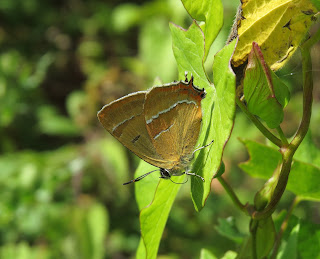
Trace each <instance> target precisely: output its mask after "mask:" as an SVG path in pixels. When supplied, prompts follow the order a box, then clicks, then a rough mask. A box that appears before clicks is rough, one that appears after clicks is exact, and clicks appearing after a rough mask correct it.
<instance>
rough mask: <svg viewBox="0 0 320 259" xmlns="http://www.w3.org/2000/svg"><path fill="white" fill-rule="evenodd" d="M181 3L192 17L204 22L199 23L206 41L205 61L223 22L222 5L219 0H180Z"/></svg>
mask: <svg viewBox="0 0 320 259" xmlns="http://www.w3.org/2000/svg"><path fill="white" fill-rule="evenodd" d="M182 3H183V5H184V7H185V8H186V10H187V12H188V13H189V14H190V16H191V17H192V18H193V19H195V20H197V21H203V22H205V23H204V24H203V25H201V29H202V31H203V32H204V38H205V43H206V44H205V54H204V61H205V60H206V58H207V56H208V53H209V50H210V47H211V45H212V43H213V41H214V40H215V38H216V37H217V35H218V33H219V31H220V29H221V27H222V24H223V6H222V3H221V0H200V1H195V0H182Z"/></svg>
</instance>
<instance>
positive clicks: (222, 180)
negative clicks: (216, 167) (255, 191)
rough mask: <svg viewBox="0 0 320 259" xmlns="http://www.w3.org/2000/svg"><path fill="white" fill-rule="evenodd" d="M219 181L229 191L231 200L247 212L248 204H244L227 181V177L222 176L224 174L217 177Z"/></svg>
mask: <svg viewBox="0 0 320 259" xmlns="http://www.w3.org/2000/svg"><path fill="white" fill-rule="evenodd" d="M217 179H218V181H219V182H220V184H221V185H222V187H223V188H224V189H225V191H226V192H227V193H228V195H229V196H230V198H231V200H232V201H233V203H234V204H235V205H236V206H237V207H238V208H239V209H240V210H241V211H244V212H247V205H243V204H242V203H241V201H240V200H239V198H238V197H237V195H236V194H235V192H234V191H233V189H232V187H231V186H230V185H229V184H228V183H227V182H226V180H225V179H223V178H222V176H219V177H217Z"/></svg>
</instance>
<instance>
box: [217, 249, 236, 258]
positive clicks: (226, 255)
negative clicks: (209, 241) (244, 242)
mask: <svg viewBox="0 0 320 259" xmlns="http://www.w3.org/2000/svg"><path fill="white" fill-rule="evenodd" d="M236 257H237V253H236V252H234V251H228V252H226V253H225V254H224V255H223V257H222V258H221V259H235V258H236Z"/></svg>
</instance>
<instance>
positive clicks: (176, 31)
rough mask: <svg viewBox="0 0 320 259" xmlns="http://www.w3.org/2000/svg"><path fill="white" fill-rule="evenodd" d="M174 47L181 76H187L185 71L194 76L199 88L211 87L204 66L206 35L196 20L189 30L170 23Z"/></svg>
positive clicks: (182, 77) (181, 77)
mask: <svg viewBox="0 0 320 259" xmlns="http://www.w3.org/2000/svg"><path fill="white" fill-rule="evenodd" d="M170 30H171V35H172V49H173V54H174V57H175V59H176V62H177V65H178V70H179V78H180V79H184V78H185V72H186V71H187V72H188V73H190V74H192V75H193V76H194V84H195V85H196V86H198V87H199V88H205V89H206V90H207V88H209V87H210V82H209V81H208V79H207V76H206V73H205V71H204V68H203V57H204V35H203V32H202V30H201V29H200V27H199V25H198V24H197V23H196V22H195V21H194V22H193V23H192V24H191V25H190V27H189V28H188V30H185V29H183V28H181V27H179V26H177V25H175V24H173V23H170Z"/></svg>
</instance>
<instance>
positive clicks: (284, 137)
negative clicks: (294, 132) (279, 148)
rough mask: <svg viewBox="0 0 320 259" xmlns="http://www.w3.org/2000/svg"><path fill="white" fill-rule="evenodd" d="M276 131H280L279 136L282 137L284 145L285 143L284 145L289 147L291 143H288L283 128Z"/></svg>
mask: <svg viewBox="0 0 320 259" xmlns="http://www.w3.org/2000/svg"><path fill="white" fill-rule="evenodd" d="M276 130H277V131H278V134H279V137H280V139H281V141H282V143H283V144H284V145H286V146H288V145H289V142H288V140H287V138H286V136H285V135H284V133H283V131H282V129H281V127H280V126H278V127H277V128H276Z"/></svg>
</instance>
